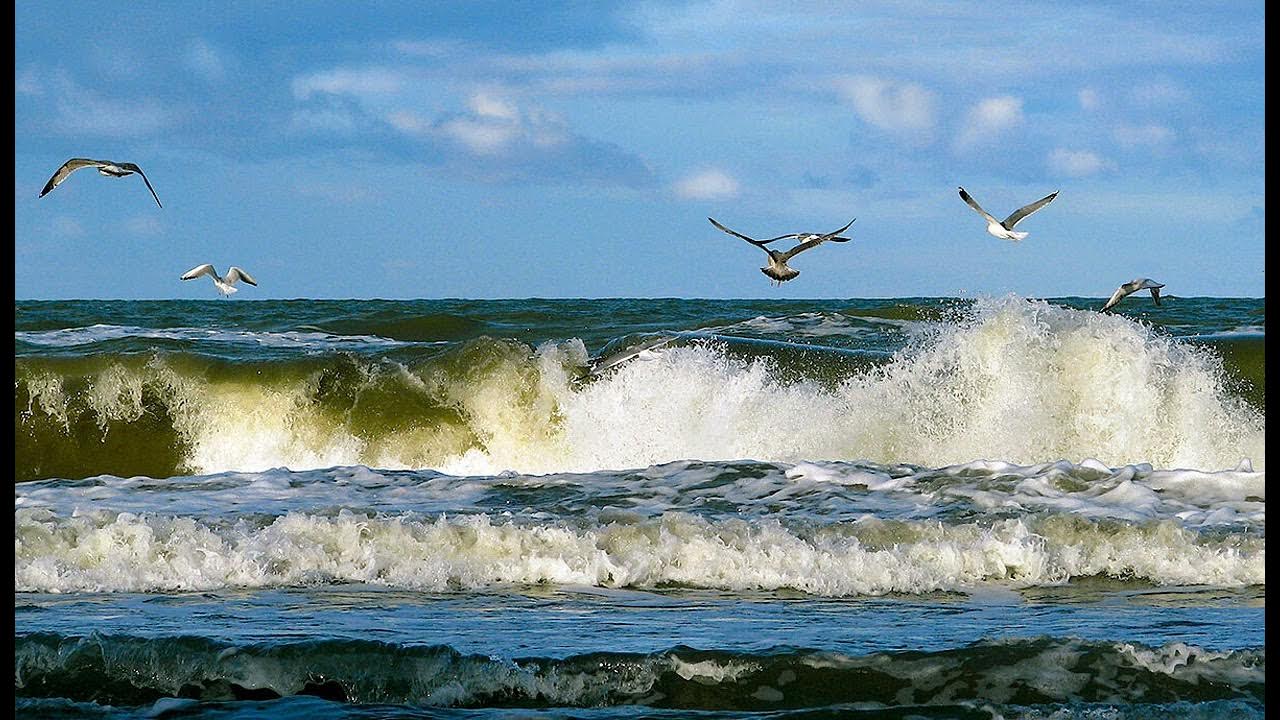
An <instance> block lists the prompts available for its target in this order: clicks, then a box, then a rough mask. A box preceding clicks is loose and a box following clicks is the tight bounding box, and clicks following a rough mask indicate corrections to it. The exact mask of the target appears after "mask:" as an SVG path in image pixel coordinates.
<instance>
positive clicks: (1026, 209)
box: [1000, 190, 1058, 230]
mask: <svg viewBox="0 0 1280 720" xmlns="http://www.w3.org/2000/svg"><path fill="white" fill-rule="evenodd" d="M1056 197H1058V191H1057V190H1054V191H1053V192H1051V193H1049V194H1048V195H1045V196H1044V197H1042V198H1040V199H1039V200H1037V201H1035V202H1033V203H1031V204H1030V205H1026V206H1023V207H1020V208H1018V209H1017V210H1014V211H1013V214H1012V215H1010V216H1009V217H1007V218H1005V219H1004V222H1002V223H1000V224H1001V225H1004V229H1005V230H1012V229H1013V226H1014V225H1017V224H1018V221H1020V220H1022V218H1024V217H1026V216H1028V215H1030V214H1031V213H1033V212H1035V211H1037V210H1039V209H1040V208H1042V207H1044V206H1045V205H1048V204H1049V203H1051V202H1053V199H1054V198H1056Z"/></svg>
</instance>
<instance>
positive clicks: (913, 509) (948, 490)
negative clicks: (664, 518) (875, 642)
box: [14, 460, 1266, 529]
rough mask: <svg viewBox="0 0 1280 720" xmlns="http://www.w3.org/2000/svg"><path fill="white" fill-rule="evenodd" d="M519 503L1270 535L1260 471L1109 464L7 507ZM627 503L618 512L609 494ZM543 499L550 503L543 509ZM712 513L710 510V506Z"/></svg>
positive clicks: (846, 468) (697, 476)
mask: <svg viewBox="0 0 1280 720" xmlns="http://www.w3.org/2000/svg"><path fill="white" fill-rule="evenodd" d="M513 493H514V494H518V496H519V497H520V502H521V503H522V504H523V505H524V508H523V510H522V514H523V515H525V516H535V515H536V516H537V517H540V518H544V519H545V518H554V517H560V516H561V515H563V513H565V512H566V510H565V508H566V506H567V507H570V508H572V510H573V512H574V513H576V514H578V515H580V516H584V517H593V518H598V517H605V516H607V515H608V514H609V513H617V512H621V511H622V509H623V508H625V512H626V513H627V514H629V516H631V517H634V518H649V517H656V516H659V515H662V514H663V513H668V512H697V513H698V514H700V515H702V516H704V517H710V518H712V519H715V518H719V517H762V516H763V515H764V514H766V513H767V514H768V515H769V516H771V517H777V518H795V519H801V520H804V519H814V518H824V519H834V520H843V519H848V518H856V517H861V516H864V515H873V516H876V517H879V518H882V519H903V520H920V519H928V518H937V519H948V518H950V517H953V516H955V515H956V514H958V513H963V514H966V516H967V517H972V516H974V514H975V513H978V514H994V515H996V516H1003V515H1002V513H1006V514H1007V513H1008V512H1009V511H1017V512H1020V513H1037V512H1038V513H1057V514H1070V515H1076V516H1079V517H1088V518H1107V519H1113V520H1129V521H1137V522H1149V521H1161V520H1164V521H1175V522H1176V523H1178V524H1179V525H1181V526H1183V527H1187V528H1195V529H1200V528H1206V527H1211V526H1223V527H1230V528H1233V529H1241V528H1258V529H1261V528H1265V527H1266V473H1265V472H1251V471H1244V470H1223V471H1219V472H1214V473H1206V472H1201V471H1197V470H1153V469H1152V468H1151V467H1150V466H1147V465H1143V466H1133V465H1127V466H1124V467H1119V468H1109V467H1106V466H1105V465H1103V464H1101V463H1099V462H1097V461H1096V460H1089V461H1086V462H1084V463H1080V464H1078V465H1073V464H1071V463H1069V462H1065V461H1063V462H1057V463H1046V464H1041V465H1031V466H1019V465H1014V464H1011V463H1003V462H986V461H982V462H972V463H965V464H963V465H955V466H949V467H944V468H939V469H929V468H919V467H912V466H905V465H898V466H885V465H875V464H871V463H839V462H805V463H800V464H797V465H793V466H792V465H786V464H766V463H733V464H721V463H698V462H690V461H680V462H674V463H667V464H665V465H658V466H653V467H650V468H646V469H644V470H639V471H614V472H606V471H599V472H594V473H583V474H567V473H565V474H554V475H514V474H503V475H498V476H480V477H454V476H449V475H439V474H436V473H432V472H414V473H402V472H394V471H386V470H382V471H379V470H372V469H369V468H366V467H362V466H354V467H336V468H326V469H323V470H310V471H299V472H291V471H288V470H284V469H282V468H277V469H272V470H267V471H263V472H257V473H237V472H233V473H219V474H215V475H208V476H194V477H176V478H170V479H152V478H147V477H132V478H116V477H111V476H100V477H96V478H87V479H84V480H79V481H75V482H67V481H36V482H27V483H21V484H19V485H17V486H16V487H15V493H14V495H15V497H14V506H15V508H44V509H47V510H49V511H51V512H53V513H56V514H58V515H62V516H70V515H74V514H76V513H79V512H83V511H90V510H100V509H110V510H113V511H124V512H130V513H135V514H144V513H165V514H184V515H195V516H199V517H205V518H213V517H232V516H235V515H237V514H243V513H266V514H273V515H283V514H286V513H289V512H306V511H312V512H314V511H315V509H317V508H334V509H336V508H344V507H345V508H349V509H355V510H361V511H369V512H383V513H402V512H415V513H438V512H445V511H461V512H468V513H485V512H493V511H501V510H503V509H505V508H506V507H507V506H508V505H507V504H508V503H509V501H510V498H511V497H512V494H513ZM620 497H625V498H626V502H625V504H623V506H622V508H615V507H614V505H615V504H616V500H615V499H616V498H620ZM540 498H545V501H544V500H540ZM709 508H716V509H715V510H714V511H710V510H709Z"/></svg>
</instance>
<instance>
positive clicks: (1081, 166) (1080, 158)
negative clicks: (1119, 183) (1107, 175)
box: [1049, 148, 1109, 177]
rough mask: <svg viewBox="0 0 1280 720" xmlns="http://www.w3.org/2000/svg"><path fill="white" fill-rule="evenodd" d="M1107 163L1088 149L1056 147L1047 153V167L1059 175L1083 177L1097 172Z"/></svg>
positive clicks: (1104, 167) (1106, 165) (1105, 166)
mask: <svg viewBox="0 0 1280 720" xmlns="http://www.w3.org/2000/svg"><path fill="white" fill-rule="evenodd" d="M1108 165H1109V163H1108V162H1107V161H1106V160H1105V159H1103V158H1102V157H1101V156H1099V155H1098V154H1097V153H1095V152H1092V151H1089V150H1067V149H1066V148H1057V149H1055V150H1054V151H1053V152H1051V153H1049V169H1050V170H1052V171H1053V172H1055V173H1058V174H1061V175H1069V176H1071V177H1084V176H1086V175H1093V174H1095V173H1098V172H1100V171H1102V170H1104V169H1106V168H1107V167H1108Z"/></svg>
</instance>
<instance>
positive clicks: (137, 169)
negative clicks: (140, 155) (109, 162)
mask: <svg viewBox="0 0 1280 720" xmlns="http://www.w3.org/2000/svg"><path fill="white" fill-rule="evenodd" d="M120 167H122V168H124V169H125V170H132V171H134V172H136V173H138V174H139V175H141V176H142V182H144V183H146V184H147V189H148V190H150V191H151V197H153V198H155V199H156V205H160V196H159V195H156V189H155V188H153V187H151V181H150V180H148V179H147V174H146V173H144V172H142V168H140V167H138V166H137V165H134V164H133V163H120ZM160 207H164V206H163V205H160Z"/></svg>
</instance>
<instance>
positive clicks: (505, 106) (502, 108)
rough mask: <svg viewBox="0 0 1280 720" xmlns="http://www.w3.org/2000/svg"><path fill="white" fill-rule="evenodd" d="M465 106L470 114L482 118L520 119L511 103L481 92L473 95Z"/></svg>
mask: <svg viewBox="0 0 1280 720" xmlns="http://www.w3.org/2000/svg"><path fill="white" fill-rule="evenodd" d="M467 106H468V107H470V108H471V112H473V113H475V114H476V115H479V116H480V117H484V118H497V119H499V120H511V121H515V120H518V119H519V117H520V113H519V111H518V110H517V109H516V106H515V105H514V104H513V103H511V102H509V101H507V100H505V99H503V98H501V97H498V96H496V95H493V94H491V93H489V92H486V91H483V90H482V91H480V92H477V93H475V94H473V95H472V96H471V99H470V100H469V101H468V102H467Z"/></svg>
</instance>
